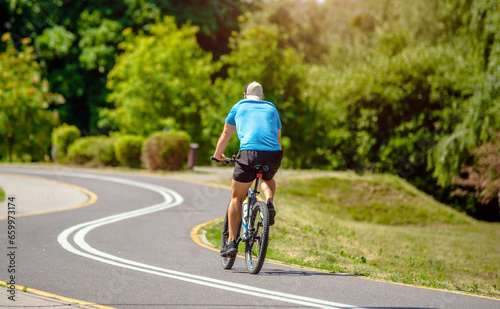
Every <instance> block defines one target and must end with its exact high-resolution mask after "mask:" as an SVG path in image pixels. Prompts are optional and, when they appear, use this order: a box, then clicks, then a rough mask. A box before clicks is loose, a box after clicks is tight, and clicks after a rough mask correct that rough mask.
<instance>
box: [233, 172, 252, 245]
mask: <svg viewBox="0 0 500 309" xmlns="http://www.w3.org/2000/svg"><path fill="white" fill-rule="evenodd" d="M251 185H252V183H251V182H239V181H236V180H234V179H233V181H232V183H231V202H230V203H229V208H228V210H227V216H228V221H229V222H228V226H229V237H228V239H227V240H228V242H230V241H232V240H235V239H236V230H237V229H238V225H239V224H240V221H241V204H242V203H243V200H244V199H245V196H246V195H247V192H248V188H250V186H251Z"/></svg>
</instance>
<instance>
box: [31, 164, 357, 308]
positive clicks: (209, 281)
mask: <svg viewBox="0 0 500 309" xmlns="http://www.w3.org/2000/svg"><path fill="white" fill-rule="evenodd" d="M22 172H23V173H24V172H25V171H22ZM28 173H30V174H35V173H36V174H49V175H53V174H54V173H53V172H52V173H49V172H48V171H47V172H45V171H30V172H28ZM64 175H65V176H69V177H80V178H90V179H98V180H103V181H110V182H115V183H120V184H125V185H130V186H135V187H139V188H144V189H148V190H151V191H154V192H157V193H159V194H161V195H162V196H163V197H164V199H165V201H164V202H162V203H159V204H156V205H153V206H149V207H146V208H142V209H138V210H134V211H128V212H124V213H121V214H117V215H112V216H108V217H104V218H101V219H97V220H93V221H89V222H85V223H81V224H78V225H75V226H72V227H70V228H68V229H66V230H64V231H63V232H61V233H60V234H59V235H58V237H57V241H58V242H59V244H60V245H61V246H62V247H63V248H64V249H66V250H68V251H69V252H71V253H74V254H77V255H80V256H83V257H86V258H89V259H92V260H95V261H99V262H102V263H106V264H110V265H113V266H117V267H122V268H126V269H131V270H136V271H140V272H143V273H149V274H153V275H157V276H162V277H167V278H171V279H176V280H181V281H185V282H190V283H194V284H199V285H204V286H209V287H213V288H217V289H221V290H227V291H232V292H236V293H241V294H246V295H252V296H257V297H262V298H267V299H272V300H277V301H283V302H287V303H293V304H298V305H304V306H309V307H317V308H350V309H363V308H361V307H356V306H351V305H346V304H341V303H336V302H330V301H325V300H320V299H315V298H310V297H305V296H299V295H293V294H288V293H281V292H276V291H270V290H266V289H262V288H258V287H253V286H249V285H244V284H239V283H234V282H229V281H223V280H218V279H213V278H209V277H203V276H199V275H193V274H188V273H183V272H179V271H175V270H170V269H165V268H160V267H156V266H151V265H147V264H143V263H139V262H135V261H131V260H127V259H124V258H120V257H117V256H114V255H111V254H108V253H105V252H102V251H99V250H97V249H95V248H93V247H91V246H90V245H89V244H88V243H87V242H86V241H85V236H86V235H87V234H88V233H89V232H90V231H92V230H93V229H95V228H97V227H100V226H103V225H106V224H111V223H115V222H118V221H121V220H126V219H130V218H134V217H138V216H142V215H146V214H150V213H153V212H157V211H160V210H164V209H168V208H172V207H175V206H178V205H180V204H181V203H182V202H183V201H184V199H183V198H182V196H181V195H180V194H178V193H177V192H175V191H173V190H170V189H167V188H165V187H162V186H158V185H153V184H148V183H143V182H139V181H134V180H128V179H123V178H117V177H109V176H103V175H95V174H85V173H75V172H65V173H64ZM71 235H73V242H74V243H75V244H76V245H77V246H78V247H79V248H80V249H81V250H79V249H77V248H75V247H74V246H73V245H72V244H71V243H70V241H69V240H68V239H70V238H71Z"/></svg>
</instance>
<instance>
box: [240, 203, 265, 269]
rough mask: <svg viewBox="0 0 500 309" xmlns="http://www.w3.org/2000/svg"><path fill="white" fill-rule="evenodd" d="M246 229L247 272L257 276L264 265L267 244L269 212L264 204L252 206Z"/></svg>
mask: <svg viewBox="0 0 500 309" xmlns="http://www.w3.org/2000/svg"><path fill="white" fill-rule="evenodd" d="M248 227H249V231H248V232H249V233H248V234H249V237H248V239H247V241H246V246H245V260H246V265H247V270H248V272H249V273H251V274H258V273H259V272H260V270H261V269H262V266H263V265H264V260H265V259H266V252H267V245H268V243H269V210H268V209H267V205H266V204H265V203H264V202H261V201H259V202H257V203H255V204H254V205H253V207H252V213H251V215H250V223H249V225H248Z"/></svg>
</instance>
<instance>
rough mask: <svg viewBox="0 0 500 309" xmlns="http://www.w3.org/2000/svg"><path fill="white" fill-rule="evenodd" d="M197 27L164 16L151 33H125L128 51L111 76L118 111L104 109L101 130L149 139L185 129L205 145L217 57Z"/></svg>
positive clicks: (120, 57) (126, 31)
mask: <svg viewBox="0 0 500 309" xmlns="http://www.w3.org/2000/svg"><path fill="white" fill-rule="evenodd" d="M197 31H198V27H196V26H191V25H184V26H182V27H180V28H177V26H176V24H175V21H174V18H173V17H164V19H163V20H162V21H161V22H158V23H156V24H154V25H152V26H151V29H150V30H149V31H148V32H144V33H142V34H138V35H134V34H133V33H132V32H131V30H130V29H125V31H124V35H125V38H126V39H125V41H124V42H122V43H121V44H120V45H119V47H120V48H121V49H122V50H123V53H122V54H121V55H120V56H119V57H118V58H117V61H116V64H115V66H114V67H113V69H112V70H111V71H110V73H109V75H108V82H107V86H108V88H109V89H110V91H111V93H110V94H109V97H108V100H109V102H111V103H113V105H114V106H115V108H114V109H105V110H103V111H102V114H101V115H102V117H103V119H102V121H101V122H100V125H101V127H102V128H106V126H107V127H108V128H116V129H119V130H120V131H122V132H123V133H132V134H139V135H143V136H146V135H148V134H150V133H152V132H155V131H158V130H162V129H163V128H164V127H169V128H171V129H182V130H185V131H187V132H188V133H189V134H190V135H191V136H193V139H194V141H196V142H198V141H199V142H201V143H203V141H204V137H203V136H201V135H202V134H203V127H204V124H203V118H204V116H205V115H206V114H205V113H206V109H205V107H206V106H208V105H209V103H210V102H211V101H210V100H211V98H212V97H213V96H214V95H213V89H212V88H211V85H212V81H211V75H212V74H213V73H214V72H215V71H216V70H217V68H218V66H217V64H214V63H212V55H211V54H210V53H208V52H205V51H204V50H202V49H201V47H200V46H199V45H198V43H197V41H196V37H195V34H196V32H197Z"/></svg>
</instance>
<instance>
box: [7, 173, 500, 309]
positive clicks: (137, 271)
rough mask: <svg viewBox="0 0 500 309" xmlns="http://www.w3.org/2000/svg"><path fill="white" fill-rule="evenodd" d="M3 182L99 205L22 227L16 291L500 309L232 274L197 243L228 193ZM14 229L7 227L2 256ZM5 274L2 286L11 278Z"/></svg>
mask: <svg viewBox="0 0 500 309" xmlns="http://www.w3.org/2000/svg"><path fill="white" fill-rule="evenodd" d="M0 173H16V174H27V175H35V176H41V177H45V178H48V179H53V180H57V181H61V182H65V183H69V184H73V185H77V186H80V187H83V188H86V189H88V190H89V191H91V192H93V193H95V194H96V195H97V196H98V199H97V201H96V202H95V203H93V204H91V205H89V206H86V207H81V208H77V209H73V210H67V211H61V212H53V213H47V214H41V215H36V216H25V217H20V218H17V222H16V226H17V231H18V238H17V241H18V250H17V256H16V265H17V273H18V277H17V282H18V284H20V285H27V286H29V287H30V288H34V289H37V290H41V291H46V292H49V293H53V294H57V295H62V296H65V297H70V298H74V299H80V300H85V301H89V302H93V303H96V304H101V305H105V306H110V307H115V308H124V309H125V308H126V309H129V308H226V307H227V308H309V307H312V308H313V307H316V308H317V307H320V308H453V309H459V308H464V309H465V308H495V309H498V308H500V301H498V300H494V299H489V298H483V297H476V296H470V295H464V294H458V293H451V292H444V291H437V290H431V289H425V288H415V287H409V286H405V285H398V284H391V283H383V282H378V281H372V280H367V279H364V278H359V277H355V276H350V275H344V274H326V273H321V272H315V271H309V270H303V269H298V268H292V267H287V266H282V265H277V264H271V263H266V264H264V267H263V269H262V271H261V272H260V274H259V275H250V274H248V273H247V272H246V268H245V265H244V260H243V259H238V260H237V261H236V263H235V266H234V267H233V269H232V270H230V271H225V270H223V269H222V268H221V267H220V258H219V255H218V253H217V252H214V251H211V250H208V249H206V248H203V247H201V246H199V245H198V244H196V243H195V242H193V240H192V239H191V237H190V233H191V230H192V229H193V227H195V226H197V225H198V224H201V223H203V222H206V221H209V220H212V219H214V218H218V217H221V216H222V215H223V214H224V212H225V208H226V206H227V201H228V198H229V191H228V190H226V189H223V188H219V187H214V186H206V185H201V184H196V183H190V182H183V181H179V180H174V179H168V178H165V177H151V176H140V175H132V174H121V173H120V174H117V173H114V174H111V173H104V172H83V171H69V170H43V169H14V168H0ZM0 186H1V184H0ZM18 207H19V208H21V207H23V206H22V205H19V206H18ZM2 216H3V210H2ZM6 225H7V224H6V220H3V221H1V222H0V231H1V233H0V235H1V237H0V243H1V244H2V246H4V251H3V252H5V251H6V250H7V248H6V247H7V245H5V244H6V243H7V235H6V232H5V231H6V230H7V227H6ZM271 233H272V229H271ZM270 246H272V243H271V244H270ZM6 258H7V256H6V254H2V257H1V259H0V265H7V263H8V261H7V259H6ZM3 268H4V269H0V273H1V276H0V279H2V278H4V277H6V276H7V266H4V267H3ZM2 280H5V279H2Z"/></svg>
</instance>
